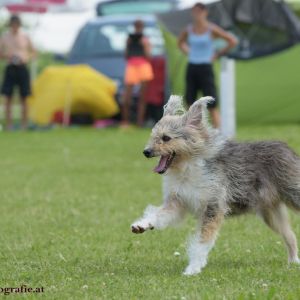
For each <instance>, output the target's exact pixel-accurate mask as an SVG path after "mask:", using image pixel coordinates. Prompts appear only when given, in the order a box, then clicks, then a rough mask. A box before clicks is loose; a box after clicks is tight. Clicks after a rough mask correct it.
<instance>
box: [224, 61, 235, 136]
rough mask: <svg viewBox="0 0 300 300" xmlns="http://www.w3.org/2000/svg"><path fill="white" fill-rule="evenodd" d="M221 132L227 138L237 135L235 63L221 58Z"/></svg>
mask: <svg viewBox="0 0 300 300" xmlns="http://www.w3.org/2000/svg"><path fill="white" fill-rule="evenodd" d="M220 100H221V101H220V102H221V132H222V134H223V135H224V136H225V137H227V138H233V137H234V136H235V134H236V112H235V61H234V60H233V59H229V58H227V57H222V58H221V74H220Z"/></svg>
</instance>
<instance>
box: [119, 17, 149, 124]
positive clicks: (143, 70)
mask: <svg viewBox="0 0 300 300" xmlns="http://www.w3.org/2000/svg"><path fill="white" fill-rule="evenodd" d="M133 25H134V32H133V33H132V34H129V36H128V39H127V43H126V50H125V56H126V59H127V65H126V70H125V89H124V95H123V103H122V126H123V127H127V126H128V125H129V124H130V106H131V101H132V91H133V87H134V86H135V85H140V95H139V99H138V105H137V125H138V126H139V127H142V126H143V124H144V119H145V112H146V102H145V93H146V88H147V85H148V83H149V81H151V80H152V79H153V76H154V75H153V70H152V66H151V64H150V61H149V60H150V57H151V45H150V42H149V40H148V38H147V37H146V36H145V35H144V22H143V21H141V20H136V21H135V22H134V24H133Z"/></svg>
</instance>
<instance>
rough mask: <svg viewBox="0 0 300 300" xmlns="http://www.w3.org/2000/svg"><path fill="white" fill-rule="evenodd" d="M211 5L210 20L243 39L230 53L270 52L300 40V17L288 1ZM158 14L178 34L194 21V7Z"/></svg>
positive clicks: (228, 0) (253, 0)
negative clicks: (192, 14)
mask: <svg viewBox="0 0 300 300" xmlns="http://www.w3.org/2000/svg"><path fill="white" fill-rule="evenodd" d="M207 7H208V11H209V16H208V18H209V20H211V21H212V22H213V23H215V24H218V25H219V26H221V27H222V28H224V29H226V30H229V31H231V32H232V33H233V34H234V35H235V36H236V37H237V38H238V40H239V45H238V46H237V47H236V49H234V50H233V51H232V52H231V53H230V55H229V56H231V57H232V58H235V59H251V58H256V57H260V56H264V55H269V54H272V53H276V52H278V51H281V50H284V49H286V48H288V47H291V46H293V45H295V44H296V43H299V41H300V21H299V19H298V18H297V17H296V15H295V14H294V13H293V11H292V10H291V9H290V8H289V6H288V5H287V4H286V3H285V2H284V1H281V0H277V1H276V0H222V1H217V2H214V3H211V4H209V5H208V6H207ZM158 18H159V20H160V21H161V22H162V24H163V25H164V26H165V27H166V28H167V29H168V30H169V31H170V32H172V33H173V34H175V35H178V34H179V33H180V31H182V30H183V29H184V28H186V26H187V25H188V24H189V23H191V16H190V9H185V10H180V11H173V12H169V13H165V14H160V15H158Z"/></svg>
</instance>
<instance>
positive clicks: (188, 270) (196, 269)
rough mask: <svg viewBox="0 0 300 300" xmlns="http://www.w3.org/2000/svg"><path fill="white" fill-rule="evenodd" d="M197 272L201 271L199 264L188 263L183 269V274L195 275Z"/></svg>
mask: <svg viewBox="0 0 300 300" xmlns="http://www.w3.org/2000/svg"><path fill="white" fill-rule="evenodd" d="M199 273H201V267H200V266H194V265H189V266H187V267H186V269H185V270H184V272H183V275H185V276H192V275H197V274H199Z"/></svg>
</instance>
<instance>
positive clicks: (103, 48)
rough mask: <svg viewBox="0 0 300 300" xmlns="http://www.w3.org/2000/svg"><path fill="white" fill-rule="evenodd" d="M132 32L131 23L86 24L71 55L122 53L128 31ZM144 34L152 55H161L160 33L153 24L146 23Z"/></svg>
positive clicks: (113, 54)
mask: <svg viewBox="0 0 300 300" xmlns="http://www.w3.org/2000/svg"><path fill="white" fill-rule="evenodd" d="M130 32H133V26H132V25H131V24H128V23H127V24H113V23H110V24H103V25H100V26H87V27H85V28H84V29H83V30H82V32H81V33H80V36H79V38H78V39H77V41H76V43H75V46H74V49H73V55H77V56H115V55H122V56H123V55H124V51H125V45H126V40H127V36H128V33H130ZM144 34H145V36H147V37H148V38H149V41H150V43H151V46H152V55H154V56H156V55H162V54H163V52H164V50H163V49H164V45H163V39H162V36H161V33H160V31H159V29H158V28H157V27H155V26H154V25H147V24H146V26H145V29H144Z"/></svg>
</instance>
